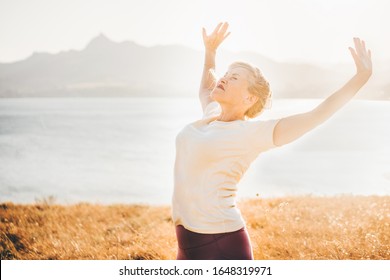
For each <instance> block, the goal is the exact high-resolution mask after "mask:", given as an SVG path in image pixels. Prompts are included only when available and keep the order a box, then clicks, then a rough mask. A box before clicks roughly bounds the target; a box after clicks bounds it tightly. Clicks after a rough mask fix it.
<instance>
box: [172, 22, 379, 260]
mask: <svg viewBox="0 0 390 280" xmlns="http://www.w3.org/2000/svg"><path fill="white" fill-rule="evenodd" d="M227 29H228V24H227V23H220V24H219V25H218V26H217V27H216V28H215V30H214V31H213V33H211V34H210V35H207V34H206V31H205V29H203V41H204V45H205V64H204V69H203V76H202V81H201V86H200V90H199V98H200V102H201V105H202V109H203V118H202V119H201V120H199V121H196V122H194V123H191V124H189V125H187V126H186V127H185V128H184V129H183V130H182V131H181V132H180V133H179V134H178V136H177V138H176V161H175V173H174V194H173V199H172V217H173V221H174V223H175V226H176V235H177V240H178V247H179V248H178V254H177V259H253V253H252V248H251V244H250V240H249V237H248V233H247V231H246V228H245V222H244V220H243V218H242V216H241V214H240V211H239V209H238V208H237V206H236V204H235V195H236V191H237V184H238V182H239V181H240V179H241V177H242V176H243V174H244V173H245V171H246V170H247V168H248V167H249V165H250V163H251V162H252V161H253V160H255V158H256V157H257V156H258V155H259V154H260V153H261V152H264V151H266V150H268V149H271V148H274V147H279V146H282V145H285V144H288V143H290V142H292V141H294V140H295V139H297V138H299V137H301V136H302V135H303V134H305V133H306V132H308V131H310V130H312V129H313V128H315V127H316V126H318V125H320V124H321V123H322V122H324V121H325V120H327V119H328V118H329V117H330V116H332V115H333V114H334V113H335V112H336V111H337V110H338V109H340V108H341V107H342V106H343V105H344V104H346V103H347V102H348V101H349V100H351V98H352V97H353V96H354V95H355V94H356V93H357V92H358V91H359V89H360V88H361V87H362V86H363V85H364V84H365V83H366V82H367V81H368V79H369V78H370V76H371V73H372V63H371V52H370V51H369V50H368V51H367V50H366V47H365V43H364V41H361V40H360V39H358V38H354V44H355V49H353V48H349V49H350V52H351V55H352V57H353V59H354V61H355V65H356V74H355V75H354V76H353V77H352V78H351V79H350V80H349V81H348V82H347V83H346V84H345V85H344V86H343V87H342V88H341V89H339V90H338V91H336V92H335V93H333V94H332V95H331V96H330V97H328V98H327V99H325V100H324V101H323V102H322V103H321V104H320V105H318V106H317V107H316V108H314V109H313V110H311V111H309V112H306V113H302V114H298V115H293V116H288V117H285V118H282V119H279V120H269V121H248V119H250V118H253V117H256V116H257V115H258V114H260V113H261V111H262V110H263V109H264V108H265V107H266V106H267V103H269V101H270V98H271V91H270V87H269V84H268V82H267V80H266V79H265V78H264V77H263V75H262V74H261V72H260V71H259V70H258V69H257V68H255V67H253V66H251V65H249V64H247V63H242V62H238V63H233V64H232V65H231V66H230V67H229V69H228V71H227V73H226V74H225V76H224V77H222V78H221V79H219V80H218V81H216V79H215V78H214V76H213V75H212V74H211V73H213V70H214V68H215V55H216V50H217V48H218V46H219V45H220V44H221V43H222V42H223V41H224V40H225V38H226V37H227V36H228V35H229V34H230V33H228V32H227Z"/></svg>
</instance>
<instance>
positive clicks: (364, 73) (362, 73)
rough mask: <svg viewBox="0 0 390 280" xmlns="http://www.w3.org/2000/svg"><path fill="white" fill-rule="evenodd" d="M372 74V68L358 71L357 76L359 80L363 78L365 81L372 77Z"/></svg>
mask: <svg viewBox="0 0 390 280" xmlns="http://www.w3.org/2000/svg"><path fill="white" fill-rule="evenodd" d="M371 75H372V71H370V70H363V71H358V72H356V75H355V76H356V77H357V78H358V79H359V80H362V81H364V82H367V81H368V79H370V77H371Z"/></svg>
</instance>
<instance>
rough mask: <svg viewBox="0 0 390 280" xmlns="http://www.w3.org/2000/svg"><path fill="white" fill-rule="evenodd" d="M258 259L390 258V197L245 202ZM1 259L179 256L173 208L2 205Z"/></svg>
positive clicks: (251, 236)
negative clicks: (172, 217)
mask: <svg viewBox="0 0 390 280" xmlns="http://www.w3.org/2000/svg"><path fill="white" fill-rule="evenodd" d="M239 207H240V209H241V212H242V214H243V216H244V218H245V220H246V222H247V228H248V232H249V235H250V238H251V241H252V246H253V250H254V257H255V259H283V260H290V259H294V260H298V259H299V260H302V259H306V260H307V259H326V260H334V259H386V260H389V259H390V196H368V197H365V196H337V197H311V196H302V197H285V198H272V199H260V198H259V199H253V200H242V201H240V202H239ZM0 219H1V223H0V233H1V236H0V254H1V259H2V260H4V259H44V260H47V259H74V260H79V259H99V260H103V259H104V260H106V259H121V260H125V259H132V260H139V259H154V260H157V259H158V260H161V259H163V260H165V259H175V258H176V239H175V231H174V225H173V223H172V220H171V217H170V207H169V206H147V205H109V206H106V205H95V204H87V203H81V204H77V205H55V204H54V203H50V201H47V200H46V201H41V202H38V203H36V204H29V205H19V204H12V203H3V204H0Z"/></svg>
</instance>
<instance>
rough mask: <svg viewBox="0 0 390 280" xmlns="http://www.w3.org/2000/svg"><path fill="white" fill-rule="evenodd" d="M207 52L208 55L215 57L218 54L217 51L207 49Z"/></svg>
mask: <svg viewBox="0 0 390 280" xmlns="http://www.w3.org/2000/svg"><path fill="white" fill-rule="evenodd" d="M205 51H206V54H210V55H215V54H216V53H217V49H211V48H206V49H205Z"/></svg>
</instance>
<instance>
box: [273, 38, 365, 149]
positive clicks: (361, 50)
mask: <svg viewBox="0 0 390 280" xmlns="http://www.w3.org/2000/svg"><path fill="white" fill-rule="evenodd" d="M354 43H355V49H353V48H349V50H350V52H351V55H352V57H353V59H354V61H355V65H356V74H355V75H354V76H353V77H352V78H351V79H350V80H349V81H348V82H347V83H346V84H345V85H344V86H343V87H342V88H340V89H339V90H338V91H336V92H335V93H333V94H332V95H331V96H329V97H328V98H327V99H325V100H324V101H323V102H322V103H321V104H320V105H318V106H317V107H316V108H315V109H314V110H312V111H310V112H307V113H303V114H298V115H293V116H289V117H286V118H283V119H281V120H280V121H279V122H278V124H277V125H276V126H275V129H274V138H273V139H274V144H275V145H277V146H282V145H285V144H287V143H290V142H292V141H294V140H295V139H297V138H299V137H301V136H302V135H303V134H305V133H306V132H308V131H310V130H312V129H313V128H315V127H317V126H318V125H320V124H321V123H323V122H324V121H325V120H327V119H329V118H330V117H331V116H332V115H333V114H334V113H335V112H337V111H338V110H339V109H340V108H341V107H343V106H344V105H345V104H346V103H347V102H348V101H349V100H351V99H352V98H353V97H354V96H355V95H356V93H357V92H358V91H359V90H360V88H361V87H363V86H364V84H365V83H366V82H367V81H368V79H369V78H370V76H371V74H372V62H371V51H370V50H367V49H366V46H365V43H364V41H361V40H360V39H359V38H354Z"/></svg>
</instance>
